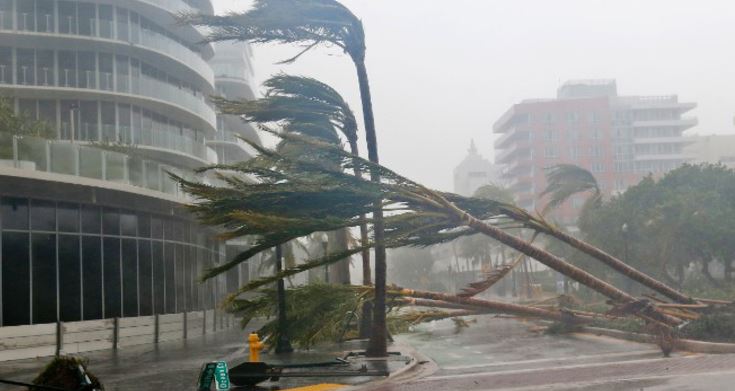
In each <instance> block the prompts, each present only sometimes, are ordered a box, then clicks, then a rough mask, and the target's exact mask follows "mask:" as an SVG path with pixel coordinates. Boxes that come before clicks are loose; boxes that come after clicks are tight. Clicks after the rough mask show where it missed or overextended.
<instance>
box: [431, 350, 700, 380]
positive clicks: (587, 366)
mask: <svg viewBox="0 0 735 391" xmlns="http://www.w3.org/2000/svg"><path fill="white" fill-rule="evenodd" d="M695 357H697V356H682V357H681V358H682V359H691V358H695ZM669 360H671V359H670V358H665V357H661V358H653V359H650V358H649V359H643V360H626V361H613V362H601V363H591V364H579V365H562V366H558V367H544V368H528V369H513V370H509V371H486V372H472V373H471V374H468V373H462V374H457V375H443V376H429V377H426V378H423V379H421V380H419V382H423V381H432V380H446V379H458V378H466V377H467V375H472V376H485V375H489V376H490V375H491V376H496V375H513V374H520V373H531V372H539V371H557V370H564V369H581V368H594V367H600V366H605V365H616V364H635V363H641V364H642V363H653V362H659V361H669Z"/></svg>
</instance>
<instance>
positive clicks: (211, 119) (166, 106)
mask: <svg viewBox="0 0 735 391" xmlns="http://www.w3.org/2000/svg"><path fill="white" fill-rule="evenodd" d="M63 71H64V70H60V72H59V73H60V76H59V83H58V85H52V84H48V85H47V84H43V83H42V82H41V83H39V84H40V85H35V84H23V83H19V84H8V83H3V82H4V81H7V79H2V78H0V91H5V92H6V95H8V96H14V97H18V98H36V99H79V100H110V101H117V102H120V103H127V104H134V105H138V106H143V107H148V108H151V109H153V110H156V111H157V112H159V113H161V114H164V115H166V116H168V117H170V118H176V119H177V120H181V121H184V122H186V123H188V124H190V125H192V126H193V127H195V128H199V129H203V130H205V131H206V132H209V133H214V131H215V129H216V125H217V114H216V113H215V111H214V108H213V107H211V106H210V105H209V104H208V103H207V102H206V101H205V98H204V97H203V96H202V97H197V96H194V95H192V94H190V93H187V92H185V91H184V90H182V89H180V88H177V87H175V86H173V85H171V84H168V83H164V82H161V81H159V80H156V79H152V78H148V77H140V78H139V79H133V80H132V82H130V81H129V80H121V79H118V80H117V81H115V80H114V77H113V74H112V73H105V72H100V73H99V75H96V74H95V72H91V71H88V72H85V73H82V74H81V75H80V80H79V83H76V80H73V78H72V76H71V75H67V74H66V72H63ZM0 77H1V76H0Z"/></svg>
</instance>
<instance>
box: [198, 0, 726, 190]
mask: <svg viewBox="0 0 735 391" xmlns="http://www.w3.org/2000/svg"><path fill="white" fill-rule="evenodd" d="M213 1H214V3H215V7H216V9H217V12H225V11H228V10H238V9H245V8H247V7H248V5H249V4H250V1H248V0H213ZM343 3H344V4H345V5H346V6H348V7H349V8H350V9H352V11H353V12H354V13H355V14H356V15H358V16H359V17H360V18H362V19H363V22H364V25H365V30H366V36H367V67H368V72H369V74H370V82H371V87H372V90H373V104H374V109H375V118H376V122H377V131H378V143H379V148H380V157H381V162H382V163H383V164H385V165H387V166H389V167H390V168H392V169H394V170H397V171H398V172H400V173H402V174H404V175H407V176H409V177H411V178H413V179H416V180H418V181H420V182H422V183H424V184H426V185H429V186H432V187H435V188H439V189H442V190H452V170H453V168H454V167H455V166H456V165H457V164H458V163H459V162H460V161H461V160H462V158H463V157H464V156H465V154H466V150H467V148H468V146H469V143H470V139H475V142H476V143H477V146H478V149H479V150H480V152H481V153H482V154H484V155H485V156H486V157H487V158H492V156H493V145H492V141H493V134H492V124H493V122H494V121H495V120H496V119H497V118H498V117H499V116H500V115H502V114H503V112H505V111H506V110H507V109H508V108H509V107H510V106H511V105H512V104H513V103H517V102H519V101H521V100H523V99H526V98H545V97H553V96H554V94H555V92H556V88H557V87H558V86H559V84H560V83H563V82H564V81H565V80H568V79H588V78H615V79H617V82H618V92H619V93H620V94H624V95H665V94H678V95H679V99H680V100H681V101H691V102H697V103H698V105H699V107H698V108H697V109H696V110H694V111H693V112H690V113H689V115H692V116H697V117H698V118H699V126H697V127H696V128H695V129H693V130H690V131H689V132H688V134H694V133H700V134H712V133H733V132H735V129H734V128H733V115H735V104H734V103H735V61H733V60H735V55H734V54H733V53H734V52H735V42H734V41H735V23H733V15H735V2H733V1H727V0H722V1H713V0H710V1H707V0H700V1H691V0H687V1H678V0H646V1H640V0H614V1H613V0H606V1H601V0H554V1H550V0H534V1H531V0H503V1H500V0H451V1H448V0H344V1H343ZM296 50H297V49H296V48H294V47H286V46H280V47H273V46H257V47H255V49H254V53H255V57H254V66H255V72H256V83H257V84H260V82H262V81H263V80H265V79H267V78H268V77H269V76H270V75H272V74H274V73H277V72H279V71H283V72H287V73H291V74H301V75H308V76H312V77H316V78H318V79H320V80H322V81H324V82H327V83H329V84H331V85H332V86H334V87H335V88H337V89H338V90H339V91H340V92H341V93H342V94H343V95H344V96H345V97H346V98H347V99H348V101H349V102H350V103H351V105H352V106H353V109H355V111H359V106H360V101H359V92H358V89H357V82H356V78H355V75H354V73H355V72H354V68H353V66H352V63H351V62H350V60H349V58H347V57H346V56H345V55H343V54H341V53H339V52H338V51H336V50H334V49H331V50H330V49H320V50H316V51H313V53H311V54H309V55H307V56H304V57H302V58H301V59H300V60H299V61H298V62H297V63H296V64H293V65H274V63H275V62H277V61H278V60H282V59H284V58H286V57H288V56H289V54H293V53H294V52H295V51H296ZM358 115H360V114H359V113H358ZM360 118H361V117H360ZM363 141H364V140H363ZM361 148H362V150H363V151H364V150H365V146H364V142H363V143H362V144H361Z"/></svg>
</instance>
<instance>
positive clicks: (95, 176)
mask: <svg viewBox="0 0 735 391" xmlns="http://www.w3.org/2000/svg"><path fill="white" fill-rule="evenodd" d="M9 138H10V137H7V136H5V137H3V138H2V140H0V141H2V145H8V146H11V148H8V149H3V150H2V151H0V167H8V168H15V169H20V170H27V171H37V172H44V173H48V174H53V175H55V176H58V178H59V180H60V181H64V182H71V183H82V182H85V180H90V179H91V180H97V181H102V182H109V183H115V184H118V185H127V186H132V187H135V188H140V189H144V190H149V191H154V192H159V193H163V194H165V195H166V196H167V197H168V198H173V199H175V200H177V201H178V202H188V201H190V197H189V196H188V195H186V194H184V193H183V192H182V191H181V189H180V188H179V185H178V183H176V182H175V181H174V180H173V179H172V178H171V177H170V176H169V175H168V173H169V172H173V173H176V174H177V175H180V176H182V177H184V178H187V179H192V180H198V181H204V182H206V179H205V178H200V177H195V176H194V175H192V174H190V173H189V172H187V171H184V170H180V169H178V168H176V167H174V166H170V165H166V164H162V163H160V162H158V161H153V160H148V159H145V158H141V157H133V156H130V155H126V154H123V153H119V152H113V151H107V150H103V149H100V148H96V147H91V146H88V145H84V144H80V143H71V142H68V141H58V140H44V139H39V138H33V137H17V136H13V137H12V139H9ZM62 178H65V179H63V180H62ZM74 178H79V179H74ZM100 186H102V187H104V185H103V184H101V185H100Z"/></svg>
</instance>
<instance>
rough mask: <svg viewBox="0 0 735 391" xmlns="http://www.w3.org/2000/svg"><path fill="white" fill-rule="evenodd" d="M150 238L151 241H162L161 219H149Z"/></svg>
mask: <svg viewBox="0 0 735 391" xmlns="http://www.w3.org/2000/svg"><path fill="white" fill-rule="evenodd" d="M151 237H152V238H153V239H163V222H162V221H161V219H157V218H155V217H154V218H152V219H151Z"/></svg>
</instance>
